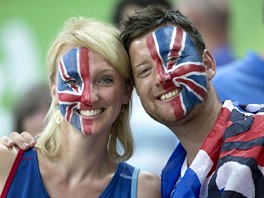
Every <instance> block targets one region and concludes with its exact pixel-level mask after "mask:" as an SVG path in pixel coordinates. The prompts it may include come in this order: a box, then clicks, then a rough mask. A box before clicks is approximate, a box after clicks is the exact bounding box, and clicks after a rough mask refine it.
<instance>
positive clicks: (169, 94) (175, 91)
mask: <svg viewBox="0 0 264 198" xmlns="http://www.w3.org/2000/svg"><path fill="white" fill-rule="evenodd" d="M178 93H179V91H178V90H173V91H171V92H168V93H165V94H163V95H162V96H160V100H167V99H170V98H172V97H173V96H176V95H177V94H178Z"/></svg>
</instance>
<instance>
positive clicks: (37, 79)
mask: <svg viewBox="0 0 264 198" xmlns="http://www.w3.org/2000/svg"><path fill="white" fill-rule="evenodd" d="M128 1H130V0H128ZM132 2H133V0H132ZM135 2H137V1H134V3H133V5H134V7H133V8H131V9H132V10H133V9H134V8H135V9H139V8H140V6H138V5H136V3H135ZM141 2H142V0H141ZM153 2H155V1H147V3H146V4H149V3H150V4H153ZM156 2H158V3H159V1H156ZM189 2H191V1H189ZM193 2H195V1H193ZM204 2H206V0H204ZM216 2H221V0H218V1H216ZM227 2H228V17H229V19H228V20H229V22H228V37H229V38H228V41H227V42H228V46H229V47H230V48H231V49H232V56H233V59H240V58H242V57H244V56H245V55H246V53H247V51H248V50H253V51H254V52H256V53H257V54H262V55H263V54H264V39H263V38H264V34H263V33H264V27H263V18H264V16H263V8H264V7H263V1H261V0H230V1H227ZM168 3H169V4H168V5H166V6H169V7H170V9H176V8H178V7H179V8H180V9H185V8H186V6H185V7H184V6H183V7H184V8H182V7H180V5H181V4H178V3H179V2H178V1H177V0H169V1H168ZM121 4H122V3H120V1H118V0H86V1H84V0H39V1H38V0H36V1H32V0H0V78H1V79H0V83H1V84H0V136H2V135H8V133H9V132H11V131H23V130H28V131H32V133H33V134H37V133H38V130H39V128H40V127H41V124H42V119H43V117H44V115H45V114H44V113H43V112H45V111H47V109H48V106H49V97H48V91H46V90H47V89H48V87H47V84H46V83H47V82H46V79H47V78H46V67H45V61H46V60H45V58H46V53H47V51H48V48H49V44H50V42H51V41H52V40H53V38H54V37H55V35H56V33H57V32H58V31H59V29H60V27H61V25H62V24H63V22H64V21H65V20H66V19H68V18H69V17H71V16H86V17H91V18H96V19H99V20H103V21H106V22H108V23H112V24H114V25H117V26H118V27H120V24H119V21H118V20H119V19H118V17H120V16H123V17H124V16H126V14H124V13H123V14H119V15H118V14H117V11H118V8H121V7H124V6H121ZM123 4H124V3H123ZM200 5H202V4H199V5H195V6H194V5H193V7H199V6H200ZM206 5H207V4H206ZM181 6H182V5H181ZM216 7H217V8H220V5H217V6H216ZM131 9H130V10H129V9H128V10H129V11H128V10H127V13H128V12H131ZM209 10H211V11H212V9H211V8H210V9H209ZM203 12H205V11H203ZM190 13H195V11H194V10H192V11H190ZM190 13H188V12H187V15H189V14H190ZM195 16H198V14H196V15H194V17H195ZM190 17H191V16H190ZM208 18H211V17H205V19H208ZM194 20H195V19H194ZM197 21H198V20H197ZM207 24H209V22H208V23H207ZM217 24H218V23H214V26H213V27H216V25H217ZM198 29H199V27H198ZM211 29H212V28H211ZM201 30H202V29H201ZM208 38H209V36H208ZM206 42H208V44H209V43H210V41H206ZM262 66H263V65H262ZM263 67H264V66H263ZM263 78H264V77H263ZM39 92H40V94H39ZM44 95H45V96H44ZM33 106H34V108H32V107H33ZM35 110H37V111H35ZM26 115H28V117H29V118H28V119H26V120H25V119H24V118H25V117H26ZM31 118H33V121H32V119H31ZM131 126H132V130H133V134H134V137H135V142H136V152H135V155H134V157H132V159H131V160H130V161H129V162H130V163H131V164H133V165H135V166H138V167H141V168H143V169H147V170H150V171H153V172H156V173H157V174H160V171H161V168H162V166H164V165H165V163H166V161H167V159H168V157H169V155H170V154H171V152H172V150H173V149H174V148H175V145H176V144H177V139H176V138H175V137H174V135H173V134H172V133H171V132H170V131H169V130H168V129H167V128H166V127H164V126H162V125H160V124H158V123H156V122H155V121H154V120H152V119H151V118H150V117H149V116H148V115H147V114H146V113H145V112H144V110H143V109H142V106H141V104H140V101H139V99H138V97H137V96H136V93H134V94H133V112H132V118H131ZM32 127H33V128H32Z"/></svg>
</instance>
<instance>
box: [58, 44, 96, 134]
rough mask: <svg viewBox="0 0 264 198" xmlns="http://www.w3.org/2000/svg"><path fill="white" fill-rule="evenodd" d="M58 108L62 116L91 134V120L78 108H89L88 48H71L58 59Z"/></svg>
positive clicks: (79, 128) (77, 127)
mask: <svg viewBox="0 0 264 198" xmlns="http://www.w3.org/2000/svg"><path fill="white" fill-rule="evenodd" d="M58 97H59V109H60V111H61V113H62V115H63V117H64V118H65V119H66V120H67V121H68V122H69V123H71V124H72V125H73V126H74V127H75V128H76V129H78V131H80V132H81V133H83V134H86V135H89V134H91V125H92V120H91V119H89V118H87V117H86V118H84V117H83V116H81V115H80V113H79V112H78V110H79V109H91V107H92V104H91V94H90V74H89V50H88V49H87V48H73V49H71V50H70V51H68V52H67V53H66V54H65V55H64V56H63V57H62V59H61V60H60V63H59V70H58Z"/></svg>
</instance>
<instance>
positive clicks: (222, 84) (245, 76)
mask: <svg viewBox="0 0 264 198" xmlns="http://www.w3.org/2000/svg"><path fill="white" fill-rule="evenodd" d="M212 82H213V84H214V87H215V89H216V92H217V94H218V96H219V98H220V100H221V101H224V100H232V101H234V102H235V101H237V102H238V103H239V104H250V103H256V104H263V103H264V60H262V59H261V58H260V57H259V56H258V55H257V54H256V53H254V52H253V51H249V52H248V53H247V55H246V56H245V57H244V58H242V59H240V60H237V61H234V62H232V63H229V64H227V65H225V66H222V67H220V68H218V69H217V72H216V76H215V77H214V78H213V80H212Z"/></svg>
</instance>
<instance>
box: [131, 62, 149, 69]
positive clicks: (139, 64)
mask: <svg viewBox="0 0 264 198" xmlns="http://www.w3.org/2000/svg"><path fill="white" fill-rule="evenodd" d="M146 64H148V63H147V61H143V62H140V63H138V64H136V65H134V67H135V68H137V67H140V66H143V65H146Z"/></svg>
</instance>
